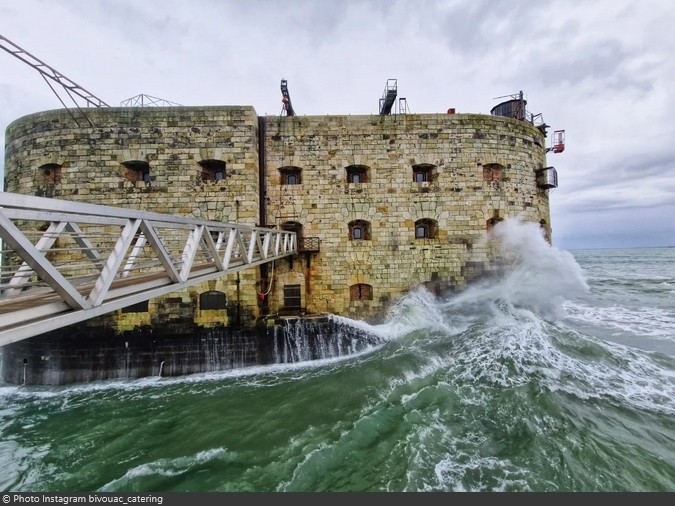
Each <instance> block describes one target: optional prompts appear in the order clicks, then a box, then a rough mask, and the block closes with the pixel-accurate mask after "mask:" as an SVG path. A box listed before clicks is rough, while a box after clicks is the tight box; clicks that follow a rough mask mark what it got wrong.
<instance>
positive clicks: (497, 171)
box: [483, 163, 504, 181]
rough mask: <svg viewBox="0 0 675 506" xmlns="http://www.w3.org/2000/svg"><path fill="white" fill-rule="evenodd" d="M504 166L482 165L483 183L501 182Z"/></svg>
mask: <svg viewBox="0 0 675 506" xmlns="http://www.w3.org/2000/svg"><path fill="white" fill-rule="evenodd" d="M503 172H504V166H503V165H500V164H498V163H488V164H486V165H483V181H503V180H504V174H503Z"/></svg>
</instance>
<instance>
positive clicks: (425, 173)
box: [412, 163, 436, 183]
mask: <svg viewBox="0 0 675 506" xmlns="http://www.w3.org/2000/svg"><path fill="white" fill-rule="evenodd" d="M435 168H436V166H435V165H432V164H430V163H420V164H418V165H413V166H412V173H413V181H414V182H415V183H430V182H432V181H433V180H434V169H435Z"/></svg>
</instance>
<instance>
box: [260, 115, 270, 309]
mask: <svg viewBox="0 0 675 506" xmlns="http://www.w3.org/2000/svg"><path fill="white" fill-rule="evenodd" d="M266 141H267V123H266V122H265V117H264V116H258V200H259V204H258V215H259V216H258V220H259V222H260V226H261V227H265V226H267V178H266V177H265V173H266V172H267V152H266V147H267V146H266ZM268 276H269V269H268V265H267V263H264V264H260V281H261V283H262V282H264V281H267V277H268ZM263 286H264V285H263V284H261V286H260V287H261V290H262V287H263ZM266 306H267V301H266V300H264V301H263V306H262V307H260V313H265V312H267V311H268V310H266V309H265V307H266ZM258 316H262V314H260V315H258Z"/></svg>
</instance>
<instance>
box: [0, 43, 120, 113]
mask: <svg viewBox="0 0 675 506" xmlns="http://www.w3.org/2000/svg"><path fill="white" fill-rule="evenodd" d="M0 49H4V50H5V51H7V52H8V53H9V54H11V55H12V56H14V57H16V58H18V59H19V60H21V61H22V62H24V63H27V64H28V65H30V66H31V67H33V68H34V69H35V70H37V71H38V72H39V73H40V75H41V76H42V78H43V79H44V80H45V82H46V83H47V86H49V87H50V88H51V90H52V92H54V95H56V98H58V99H59V101H60V102H61V104H62V105H63V107H65V108H66V109H67V110H68V112H70V109H68V106H67V105H66V104H65V102H64V101H63V100H62V99H61V97H60V96H59V94H58V93H57V92H56V90H55V89H54V88H53V86H52V85H51V84H49V81H48V80H47V79H51V80H52V81H54V82H56V83H57V84H59V85H60V86H61V87H62V88H63V89H64V90H65V92H66V93H67V94H68V96H69V97H70V99H71V100H72V101H73V103H74V104H75V105H76V106H77V108H78V109H79V110H80V113H81V114H82V116H84V118H85V119H86V120H87V121H88V122H89V124H92V123H91V121H90V120H89V118H88V117H87V115H86V114H85V113H84V111H82V109H81V108H80V104H78V103H77V100H76V98H75V97H79V98H80V99H82V100H84V102H85V104H86V106H87V107H89V106H92V107H110V106H109V105H108V104H107V103H105V102H104V101H103V100H101V99H100V98H98V97H96V96H95V95H94V94H93V93H91V92H89V91H87V90H85V89H84V88H83V87H82V86H80V85H79V84H77V83H76V82H75V81H73V80H71V79H69V78H67V77H66V76H64V75H63V74H62V73H61V72H59V71H58V70H56V69H55V68H53V67H50V66H49V65H47V64H46V63H45V62H43V61H42V60H40V59H39V58H37V57H35V56H33V55H32V54H30V53H29V52H28V51H26V50H25V49H23V48H21V47H20V46H18V45H17V44H15V43H14V42H12V41H11V40H9V39H8V38H7V37H3V36H2V35H0ZM70 115H71V116H72V118H73V120H74V121H75V123H77V125H78V126H79V125H80V124H79V122H78V121H77V118H75V116H74V115H73V114H72V113H71V114H70ZM92 126H93V125H92Z"/></svg>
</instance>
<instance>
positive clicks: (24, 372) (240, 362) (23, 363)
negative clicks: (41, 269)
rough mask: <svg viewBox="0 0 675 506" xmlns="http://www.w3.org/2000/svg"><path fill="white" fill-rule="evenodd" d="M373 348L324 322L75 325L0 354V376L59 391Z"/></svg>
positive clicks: (365, 338)
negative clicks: (127, 328) (127, 327)
mask: <svg viewBox="0 0 675 506" xmlns="http://www.w3.org/2000/svg"><path fill="white" fill-rule="evenodd" d="M173 328H174V329H176V326H175V325H174V326H173ZM378 342H379V340H378V338H376V337H375V336H373V335H370V334H367V333H365V332H362V331H358V330H356V329H354V328H351V327H348V326H345V325H342V324H340V323H338V322H336V321H335V320H332V319H329V318H306V319H303V318H293V319H283V320H276V321H270V322H266V323H265V324H261V325H259V326H257V327H255V328H248V329H232V328H229V327H216V328H210V329H206V328H201V327H197V326H196V325H194V324H185V325H184V328H183V329H181V331H176V330H174V332H172V333H171V334H168V333H166V330H159V329H153V328H152V327H143V328H139V329H137V330H134V331H131V332H124V333H116V332H114V331H111V330H108V329H105V328H92V327H87V326H78V325H74V326H70V327H66V328H64V329H60V330H57V331H54V332H50V333H48V334H43V335H40V336H36V337H33V338H30V339H26V340H24V341H19V342H17V343H12V344H10V345H7V346H4V347H3V348H2V357H1V360H2V363H1V368H0V370H1V371H2V378H3V379H4V381H6V382H8V383H12V384H17V385H22V384H26V385H62V384H69V383H82V382H90V381H100V380H110V379H124V378H142V377H147V376H181V375H186V374H195V373H200V372H209V371H221V370H227V369H236V368H241V367H250V366H254V365H267V364H275V363H290V362H300V361H306V360H316V359H321V358H330V357H337V356H344V355H349V354H352V353H355V352H358V351H361V350H363V349H365V348H367V347H369V346H373V345H376V344H378Z"/></svg>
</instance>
